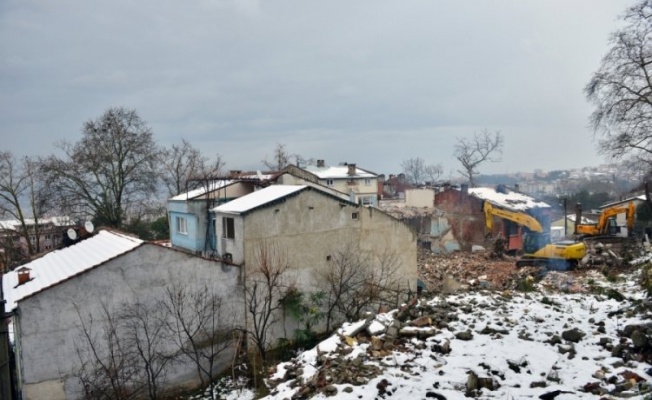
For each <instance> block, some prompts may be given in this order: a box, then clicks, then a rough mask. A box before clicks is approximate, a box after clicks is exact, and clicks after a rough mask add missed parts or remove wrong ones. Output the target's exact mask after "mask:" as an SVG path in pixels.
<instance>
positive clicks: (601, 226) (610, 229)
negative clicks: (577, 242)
mask: <svg viewBox="0 0 652 400" xmlns="http://www.w3.org/2000/svg"><path fill="white" fill-rule="evenodd" d="M623 213H624V214H626V217H627V225H626V226H627V234H628V235H630V234H631V233H632V229H634V217H635V215H636V205H634V202H633V201H630V202H629V204H627V206H624V205H616V206H612V207H608V208H605V209H604V210H602V212H601V213H600V218H599V219H598V223H596V224H575V234H576V235H578V236H580V237H581V238H599V237H614V236H616V235H617V233H618V228H619V227H618V226H617V225H616V216H617V215H619V214H623ZM575 220H576V221H581V220H582V206H581V205H580V204H578V205H577V209H576V218H575Z"/></svg>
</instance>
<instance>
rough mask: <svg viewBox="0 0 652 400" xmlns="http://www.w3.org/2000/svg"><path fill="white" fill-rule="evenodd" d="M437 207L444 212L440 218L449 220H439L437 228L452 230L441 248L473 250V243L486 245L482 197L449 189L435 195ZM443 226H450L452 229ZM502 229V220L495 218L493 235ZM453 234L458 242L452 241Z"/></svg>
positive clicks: (446, 231) (447, 231) (444, 230)
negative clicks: (443, 222)
mask: <svg viewBox="0 0 652 400" xmlns="http://www.w3.org/2000/svg"><path fill="white" fill-rule="evenodd" d="M435 207H436V208H438V209H439V210H441V211H443V212H444V215H443V216H441V217H440V218H445V219H446V220H447V223H445V224H442V221H441V220H438V221H437V223H436V225H437V226H438V228H437V229H438V230H439V231H442V232H444V233H449V232H450V235H448V236H447V239H446V243H445V244H443V245H442V246H439V248H441V249H454V250H458V249H460V250H463V251H471V248H472V247H473V245H481V246H484V245H485V216H484V212H483V211H482V201H481V200H480V199H478V198H476V197H473V196H470V195H468V194H467V193H464V192H463V191H460V190H456V189H447V190H444V191H443V192H441V193H438V194H437V196H435ZM443 227H448V228H450V231H449V230H448V229H443ZM502 231H503V224H502V220H501V219H500V218H498V219H494V232H493V233H492V235H493V234H497V233H498V232H502ZM451 235H452V237H453V238H455V239H456V240H457V244H454V243H451V240H450V238H451Z"/></svg>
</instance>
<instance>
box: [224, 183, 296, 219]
mask: <svg viewBox="0 0 652 400" xmlns="http://www.w3.org/2000/svg"><path fill="white" fill-rule="evenodd" d="M307 187H308V186H306V185H272V186H268V187H266V188H265V189H260V190H256V191H255V192H253V193H250V194H248V195H246V196H242V197H240V198H237V199H235V200H232V201H230V202H228V203H225V204H222V205H220V206H217V207H215V208H213V209H212V210H211V211H213V212H218V213H227V214H241V213H244V212H247V211H249V210H252V209H254V208H256V207H259V206H262V205H264V204H267V203H269V202H272V201H274V200H278V199H280V198H283V197H285V196H288V195H290V194H292V193H295V192H298V191H301V190H303V189H305V188H307Z"/></svg>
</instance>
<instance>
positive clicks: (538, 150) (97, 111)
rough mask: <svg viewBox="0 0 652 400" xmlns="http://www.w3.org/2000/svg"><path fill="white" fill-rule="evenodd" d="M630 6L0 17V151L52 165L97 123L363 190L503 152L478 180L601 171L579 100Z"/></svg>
mask: <svg viewBox="0 0 652 400" xmlns="http://www.w3.org/2000/svg"><path fill="white" fill-rule="evenodd" d="M631 4H632V1H624V0H573V1H568V0H545V1H544V0H537V1H534V0H532V1H523V0H511V1H507V0H505V1H500V0H492V1H484V0H467V1H459V0H450V1H437V0H428V1H383V0H370V1H350V0H347V1H339V0H323V1H305V0H294V1H277V0H265V1H254V0H238V1H230V0H187V1H168V0H138V1H133V0H112V1H92V0H60V1H43V0H3V1H1V2H0V129H1V131H0V132H1V134H2V141H3V144H2V146H1V148H2V150H9V151H12V152H14V153H15V154H17V155H46V154H50V153H54V152H56V151H57V150H56V148H55V147H54V143H55V142H57V141H58V140H61V139H68V140H70V141H76V140H78V139H79V138H80V137H81V126H82V124H83V122H84V121H86V120H88V119H91V118H96V117H99V116H100V115H101V114H102V113H103V112H104V111H105V110H106V109H107V108H108V107H111V106H125V107H128V108H133V109H135V110H136V111H138V113H139V114H140V116H141V117H142V118H143V119H144V120H145V121H146V122H147V123H148V124H149V125H150V126H151V127H152V129H153V131H154V134H155V138H156V140H157V141H158V142H159V143H160V144H162V145H166V146H169V145H171V144H173V143H179V142H180V141H181V139H182V138H185V139H187V140H188V141H190V142H191V143H192V144H193V145H195V146H196V147H199V148H200V149H202V151H203V152H204V153H205V154H206V155H214V154H216V153H219V154H221V155H222V157H223V159H224V160H225V161H226V163H227V168H228V169H249V168H254V169H255V168H260V167H261V163H260V161H261V160H262V159H264V158H269V157H270V156H271V153H272V150H273V148H274V146H275V145H276V144H277V143H283V144H286V145H287V148H288V150H289V151H290V152H293V153H298V154H301V155H303V156H305V157H315V158H321V159H325V160H326V163H327V164H337V163H338V162H343V161H348V162H355V163H357V164H358V165H359V166H361V167H363V168H367V169H369V170H372V171H374V172H377V173H385V174H388V173H395V172H399V171H400V165H401V161H403V160H405V159H408V158H410V157H421V158H423V159H424V160H426V162H427V163H430V164H442V165H443V167H444V169H445V172H446V175H447V176H457V173H456V170H457V169H458V163H457V161H456V160H455V159H454V157H453V148H454V144H455V142H456V140H457V138H462V137H472V136H473V134H474V133H475V132H481V131H482V130H483V129H488V130H490V131H491V132H494V131H500V132H501V133H502V135H503V136H504V138H505V146H504V151H503V156H502V161H501V162H497V163H490V164H485V165H483V167H482V168H481V172H483V173H511V172H518V171H524V172H529V171H533V170H534V169H543V170H554V169H566V168H574V167H582V166H597V165H599V164H601V163H603V162H604V159H603V158H602V157H601V156H600V155H598V154H597V152H596V150H595V148H596V147H595V144H594V141H593V134H592V132H591V130H590V129H589V128H588V122H587V121H588V116H589V114H590V112H591V110H592V107H591V105H590V104H589V103H588V102H587V101H586V99H585V97H584V94H583V88H584V86H585V85H586V83H587V82H588V80H589V78H590V76H591V74H592V73H593V72H594V71H595V70H596V69H597V68H598V66H599V63H600V60H601V58H602V56H603V55H604V54H605V52H606V50H607V49H608V37H609V34H610V33H611V32H613V31H614V30H615V29H616V28H617V27H618V26H620V21H619V20H618V16H619V15H621V14H622V12H623V11H624V9H625V8H626V7H627V6H629V5H631Z"/></svg>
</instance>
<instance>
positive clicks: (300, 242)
mask: <svg viewBox="0 0 652 400" xmlns="http://www.w3.org/2000/svg"><path fill="white" fill-rule="evenodd" d="M212 213H213V215H214V217H215V231H216V236H217V246H216V247H217V251H218V253H219V254H221V256H222V258H223V259H227V260H230V261H231V262H232V263H233V264H235V265H239V266H241V267H242V268H243V271H244V275H245V281H247V280H249V279H250V277H251V276H252V272H253V271H254V270H255V269H256V268H257V265H258V264H259V263H260V262H261V260H260V252H261V249H267V250H269V251H272V252H273V253H274V254H273V256H274V257H278V258H282V259H283V260H284V262H287V265H289V266H290V267H291V277H292V280H293V282H292V284H294V285H296V286H297V287H299V288H301V290H302V291H313V290H319V289H320V284H321V282H320V278H319V272H320V271H324V270H326V269H328V268H329V267H330V266H331V262H332V260H333V259H334V258H335V257H336V255H337V254H338V253H339V252H341V251H342V249H345V248H348V249H350V250H353V252H354V254H357V255H361V256H363V257H365V258H366V259H368V260H370V263H372V264H373V265H374V267H376V266H379V265H380V264H382V263H383V262H387V261H388V260H389V259H391V272H392V274H393V275H394V276H396V277H397V279H396V281H395V287H394V289H396V290H398V291H399V292H409V291H410V290H412V291H413V292H416V285H417V244H416V239H417V235H416V232H415V231H414V230H413V229H412V228H411V227H409V226H408V225H407V224H405V223H404V222H402V221H400V220H398V219H396V218H394V217H392V216H390V215H389V214H387V213H385V212H384V211H381V210H379V209H377V208H374V207H365V206H361V205H360V204H357V203H353V202H349V201H347V200H343V199H341V198H339V197H337V196H333V195H332V194H330V193H328V192H327V191H324V190H320V189H319V188H317V187H312V186H307V185H274V186H269V187H267V188H265V189H261V190H258V191H256V192H254V193H251V194H249V195H247V196H243V197H241V198H238V199H235V200H233V201H231V202H229V203H225V204H222V205H220V206H218V207H215V208H214V209H213V210H212Z"/></svg>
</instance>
